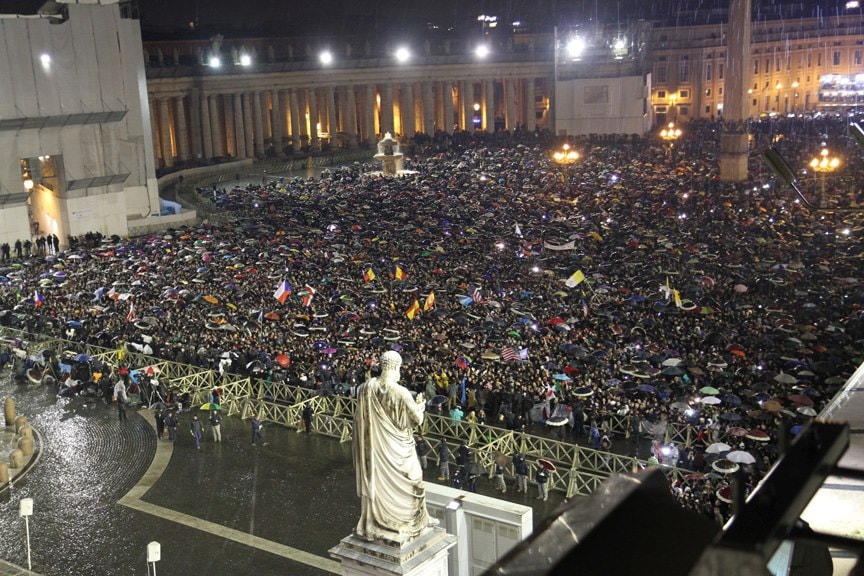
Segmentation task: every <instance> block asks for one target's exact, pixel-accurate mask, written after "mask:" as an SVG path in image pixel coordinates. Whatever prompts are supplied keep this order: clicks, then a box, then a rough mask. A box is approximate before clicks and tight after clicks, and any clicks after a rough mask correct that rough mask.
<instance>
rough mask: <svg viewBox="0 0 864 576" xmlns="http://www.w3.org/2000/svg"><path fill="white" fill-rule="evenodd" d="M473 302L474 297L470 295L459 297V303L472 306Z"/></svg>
mask: <svg viewBox="0 0 864 576" xmlns="http://www.w3.org/2000/svg"><path fill="white" fill-rule="evenodd" d="M472 302H474V299H473V298H471V297H470V296H462V297H461V298H459V303H460V304H462V306H465V307H468V306H470V305H471V303H472Z"/></svg>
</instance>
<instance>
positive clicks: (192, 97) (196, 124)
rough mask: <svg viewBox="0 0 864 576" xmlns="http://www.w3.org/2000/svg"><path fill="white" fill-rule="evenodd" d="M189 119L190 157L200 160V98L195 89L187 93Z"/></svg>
mask: <svg viewBox="0 0 864 576" xmlns="http://www.w3.org/2000/svg"><path fill="white" fill-rule="evenodd" d="M189 118H190V120H191V122H190V124H191V127H192V157H193V158H194V159H195V160H200V159H201V155H202V153H203V152H202V150H201V98H200V96H199V95H198V89H197V88H193V89H192V90H190V91H189Z"/></svg>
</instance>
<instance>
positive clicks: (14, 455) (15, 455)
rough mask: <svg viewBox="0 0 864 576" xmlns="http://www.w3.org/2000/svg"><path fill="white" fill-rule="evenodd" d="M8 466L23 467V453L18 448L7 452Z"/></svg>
mask: <svg viewBox="0 0 864 576" xmlns="http://www.w3.org/2000/svg"><path fill="white" fill-rule="evenodd" d="M9 467H10V468H23V467H24V453H23V452H21V450H19V449H18V448H16V449H14V450H12V451H11V452H9Z"/></svg>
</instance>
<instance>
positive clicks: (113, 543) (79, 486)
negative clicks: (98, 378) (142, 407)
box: [0, 375, 561, 576]
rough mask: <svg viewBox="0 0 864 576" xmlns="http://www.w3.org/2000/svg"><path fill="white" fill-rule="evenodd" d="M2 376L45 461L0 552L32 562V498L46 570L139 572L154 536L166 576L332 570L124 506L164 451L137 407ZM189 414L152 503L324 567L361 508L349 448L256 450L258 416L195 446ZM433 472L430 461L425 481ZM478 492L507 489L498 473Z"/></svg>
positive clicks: (2, 525)
mask: <svg viewBox="0 0 864 576" xmlns="http://www.w3.org/2000/svg"><path fill="white" fill-rule="evenodd" d="M0 376H2V375H0ZM0 382H3V384H2V385H0V396H5V395H12V396H14V397H15V399H16V401H17V403H18V406H19V412H20V413H22V414H26V415H27V416H28V419H29V420H30V421H31V422H32V424H33V426H34V427H36V428H37V429H38V430H39V431H40V432H41V434H42V436H43V438H44V441H45V446H44V452H43V454H42V456H41V459H40V460H39V462H38V464H37V466H35V467H34V468H32V469H31V470H30V472H29V473H28V474H27V475H26V476H25V477H24V478H23V479H22V480H21V481H20V482H18V483H17V484H16V485H15V487H14V489H13V491H12V493H11V494H10V493H9V492H5V493H3V495H2V497H0V519H2V521H0V558H3V559H5V560H8V561H10V562H13V563H15V564H18V565H26V548H25V542H24V527H23V523H22V522H21V521H20V520H19V518H18V501H19V500H20V499H21V498H24V497H32V498H33V499H34V514H33V517H32V518H31V522H30V532H31V545H32V550H33V568H34V570H35V571H36V572H39V573H42V574H44V575H45V576H53V575H58V576H59V575H61V574H62V575H66V574H70V573H75V574H79V575H82V576H86V575H91V574H92V575H94V576H95V575H103V574H133V573H141V572H142V570H143V567H144V565H145V556H146V546H147V543H148V542H150V541H152V540H157V541H159V542H160V543H161V544H162V561H161V563H160V566H159V573H160V574H192V573H199V574H201V573H204V574H230V573H237V574H248V573H249V570H250V566H254V567H255V573H256V574H304V575H310V576H318V575H324V574H329V573H330V572H328V571H326V570H321V569H315V568H313V567H310V566H308V565H305V564H299V563H297V562H294V561H292V560H290V559H287V558H285V557H284V556H280V555H277V554H271V553H268V552H266V551H263V550H259V549H256V548H254V547H251V546H247V545H244V544H241V543H238V542H237V541H234V540H232V539H229V538H223V537H221V536H218V535H215V534H213V533H208V532H207V531H204V530H199V529H196V528H192V527H190V526H188V525H185V524H182V523H179V522H175V521H173V520H171V519H169V518H160V517H158V516H155V515H152V514H146V513H143V512H140V511H138V510H134V509H132V508H128V507H126V506H122V505H120V504H118V501H119V500H120V498H122V497H123V496H124V495H125V494H126V493H127V492H128V491H129V490H130V489H131V488H132V487H133V486H135V484H136V483H137V482H138V481H139V480H140V479H141V478H142V476H143V475H144V473H145V472H146V471H147V469H148V467H149V466H150V463H151V461H152V459H153V456H154V454H155V453H156V445H157V440H156V437H155V432H154V430H153V429H152V427H151V426H150V424H149V423H148V422H147V421H146V420H145V419H144V418H142V417H141V415H139V414H138V413H137V411H136V410H130V411H129V420H128V421H127V422H123V423H121V422H119V421H118V418H117V411H116V409H115V408H113V407H111V406H106V405H104V404H102V403H101V402H98V401H96V402H93V401H89V402H88V401H86V400H85V399H83V398H80V397H79V398H73V399H58V398H56V397H55V396H54V393H53V389H51V388H47V387H44V386H38V385H36V386H34V385H24V386H22V385H11V384H9V383H8V379H4V378H2V377H0ZM202 419H205V417H204V416H203V415H202ZM189 420H190V415H188V414H184V415H182V417H181V421H180V425H179V427H178V440H177V442H176V444H175V447H174V454H173V456H172V458H171V460H170V463H169V465H168V467H167V469H166V470H165V472H164V474H163V476H162V477H161V478H160V479H159V480H158V481H157V482H156V483H155V485H154V486H153V487H152V488H151V489H150V490H149V491H148V492H147V493H146V495H145V496H144V497H143V500H144V502H146V503H149V504H152V505H156V506H159V507H161V508H164V509H167V510H171V511H176V512H179V513H182V514H186V515H188V516H192V517H196V518H200V519H202V520H205V521H208V522H212V523H213V524H214V525H218V526H221V527H225V528H230V529H233V530H236V531H238V532H242V533H248V534H253V535H255V536H258V537H260V538H263V539H266V540H270V541H273V542H276V543H279V544H283V545H286V546H290V547H292V548H296V549H299V550H302V551H305V552H308V553H310V554H314V555H316V556H320V557H321V559H322V565H325V564H326V560H329V558H328V556H327V550H328V549H329V548H330V547H332V546H333V545H334V544H335V543H337V542H338V541H339V540H340V539H341V538H342V537H343V536H346V535H347V534H349V533H350V532H351V530H352V529H353V527H354V524H355V522H356V519H357V516H358V514H359V502H358V500H357V498H356V496H355V487H354V472H353V469H352V465H351V450H350V444H348V443H345V444H340V443H339V442H338V441H337V440H335V439H333V438H328V437H323V436H318V435H315V434H311V435H307V434H302V433H297V432H296V431H294V430H291V429H287V428H282V427H279V426H275V425H272V426H271V425H268V426H266V427H265V432H264V433H265V439H266V440H267V442H268V444H267V445H266V446H252V445H251V430H250V427H249V422H247V421H243V420H240V419H239V418H225V419H224V420H223V423H222V436H223V442H222V443H221V444H214V443H213V442H211V437H210V431H209V429H205V436H204V438H205V441H204V443H203V445H202V449H201V450H195V447H194V444H193V439H192V436H191V433H190V431H189ZM205 428H206V427H205ZM161 442H166V441H165V440H162V441H161ZM434 472H435V471H434V470H432V467H431V466H430V470H428V471H427V480H432V479H434V478H433V476H434V475H435V474H434ZM480 492H481V493H484V494H486V495H490V496H495V495H496V494H497V493H496V492H495V491H494V489H493V488H492V483H491V481H488V480H484V481H483V482H481V486H480ZM509 495H510V494H509V492H508V496H509ZM513 496H516V497H515V498H512V499H513V500H514V501H519V502H522V503H524V504H528V505H531V506H534V515H535V522H538V521H540V520H541V519H542V518H544V517H546V516H548V515H549V514H550V513H551V512H552V511H553V510H554V509H555V507H556V506H557V505H558V504H559V503H560V502H561V498H560V495H553V496H552V497H550V500H549V501H548V502H537V501H536V500H534V498H533V493H529V495H528V496H525V495H515V494H514V495H513ZM205 530H206V528H205Z"/></svg>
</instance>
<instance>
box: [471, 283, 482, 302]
mask: <svg viewBox="0 0 864 576" xmlns="http://www.w3.org/2000/svg"><path fill="white" fill-rule="evenodd" d="M471 297H472V298H473V299H474V302H482V301H483V295H482V294H480V287H479V286H476V287H475V288H474V292H472V293H471Z"/></svg>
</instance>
